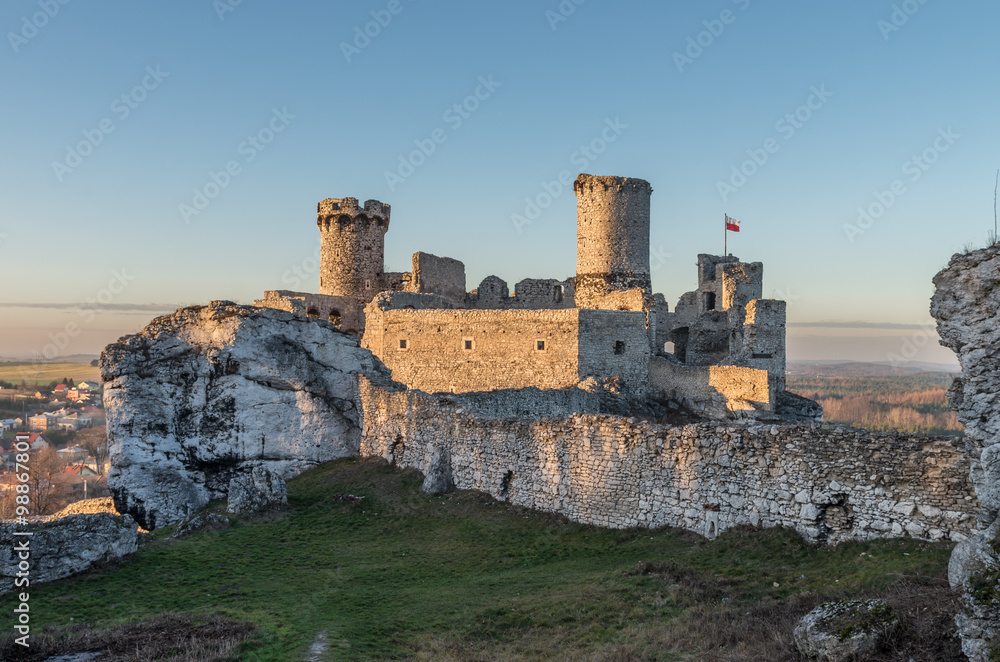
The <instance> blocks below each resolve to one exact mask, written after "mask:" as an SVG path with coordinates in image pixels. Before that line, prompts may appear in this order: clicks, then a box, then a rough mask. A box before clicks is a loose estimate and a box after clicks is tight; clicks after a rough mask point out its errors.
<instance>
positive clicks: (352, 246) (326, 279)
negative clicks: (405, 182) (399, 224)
mask: <svg viewBox="0 0 1000 662" xmlns="http://www.w3.org/2000/svg"><path fill="white" fill-rule="evenodd" d="M389 212H390V207H389V205H386V204H383V203H381V202H379V201H377V200H368V201H367V202H365V206H364V208H362V207H361V206H360V205H359V204H358V201H357V199H355V198H344V199H343V200H337V199H334V198H329V199H327V200H324V201H322V202H321V203H319V206H318V208H317V215H316V216H317V220H316V223H317V225H318V226H319V233H320V236H321V237H322V245H321V249H320V272H319V293H320V294H327V295H331V296H340V297H351V298H353V299H354V300H355V301H357V302H358V303H359V304H360V305H362V306H363V305H366V304H368V303H369V302H370V301H371V300H372V299H374V298H375V295H377V294H378V293H379V291H380V285H381V280H382V275H383V269H384V266H383V265H384V260H385V233H386V231H387V230H388V229H389Z"/></svg>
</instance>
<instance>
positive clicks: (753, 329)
mask: <svg viewBox="0 0 1000 662" xmlns="http://www.w3.org/2000/svg"><path fill="white" fill-rule="evenodd" d="M786 310H787V304H786V303H785V302H784V301H776V300H774V299H754V300H753V301H751V302H750V303H749V304H748V305H747V306H746V313H745V320H746V324H745V325H744V326H743V327H742V329H741V332H740V334H739V335H740V339H741V341H742V347H734V348H733V350H734V363H737V364H738V365H745V366H749V367H751V368H759V369H761V370H766V371H767V372H768V374H769V375H770V379H771V383H772V385H773V387H774V389H775V390H776V391H784V390H785V381H786V380H785V368H786V366H787V357H786V350H785V320H786V316H787V313H786Z"/></svg>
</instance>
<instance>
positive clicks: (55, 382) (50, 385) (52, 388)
mask: <svg viewBox="0 0 1000 662" xmlns="http://www.w3.org/2000/svg"><path fill="white" fill-rule="evenodd" d="M57 386H59V382H57V381H51V382H49V390H50V391H54V390H56V387H57Z"/></svg>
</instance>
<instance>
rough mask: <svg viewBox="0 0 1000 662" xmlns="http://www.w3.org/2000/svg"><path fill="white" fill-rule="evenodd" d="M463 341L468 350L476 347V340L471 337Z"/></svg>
mask: <svg viewBox="0 0 1000 662" xmlns="http://www.w3.org/2000/svg"><path fill="white" fill-rule="evenodd" d="M462 342H463V343H464V346H465V349H466V351H469V350H472V349H473V348H474V347H475V341H474V340H472V339H471V338H466V339H465V340H463V341H462Z"/></svg>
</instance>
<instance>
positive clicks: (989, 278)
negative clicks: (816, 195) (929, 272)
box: [931, 244, 1000, 661]
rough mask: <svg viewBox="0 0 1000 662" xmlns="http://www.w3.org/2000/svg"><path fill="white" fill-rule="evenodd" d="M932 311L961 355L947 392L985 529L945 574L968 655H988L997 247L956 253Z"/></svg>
mask: <svg viewBox="0 0 1000 662" xmlns="http://www.w3.org/2000/svg"><path fill="white" fill-rule="evenodd" d="M934 285H935V286H936V288H937V289H936V292H935V294H934V298H933V300H932V302H931V314H932V315H933V316H934V318H935V319H936V320H937V328H938V333H939V334H940V336H941V344H942V345H944V346H946V347H949V348H950V349H952V350H953V351H954V352H955V353H956V354H957V355H958V361H959V363H960V364H961V366H962V376H961V378H959V379H956V380H955V383H954V384H953V385H952V387H951V390H950V391H949V393H948V398H949V402H950V404H951V407H952V409H954V410H955V412H956V414H957V415H958V419H959V420H960V421H961V422H962V423H963V424H964V425H965V433H966V440H967V445H968V451H969V455H970V459H971V465H972V466H971V470H970V477H971V479H972V483H973V484H974V486H975V489H976V494H977V495H978V496H979V500H980V504H981V506H982V511H981V512H980V514H979V521H980V523H981V524H983V525H984V526H985V527H986V531H983V532H982V533H980V534H978V535H975V536H973V537H971V538H969V539H968V540H965V541H963V542H962V543H960V544H959V545H958V547H956V548H955V551H954V552H953V554H952V559H951V563H950V564H949V568H948V579H949V581H950V582H951V583H952V585H953V586H954V587H956V588H961V589H962V590H963V603H964V609H963V611H962V613H960V614H959V615H958V616H957V617H956V619H955V622H956V623H957V625H958V629H959V636H961V638H962V650H963V651H964V652H965V654H966V655H967V656H968V657H969V659H970V660H975V661H979V660H983V661H985V660H988V659H989V656H990V649H991V648H994V647H1000V600H997V599H996V598H995V597H994V596H1000V585H998V584H1000V582H998V573H997V572H996V570H995V568H996V564H997V561H998V558H997V553H996V551H995V549H994V547H993V546H994V545H996V541H997V532H998V530H1000V519H998V514H1000V244H998V245H994V246H991V247H989V248H986V249H983V250H979V251H973V252H971V253H967V254H961V255H955V256H954V257H952V259H951V262H950V263H949V264H948V266H947V267H946V268H945V269H944V270H942V271H941V272H940V273H939V274H938V275H937V276H935V277H934Z"/></svg>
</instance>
